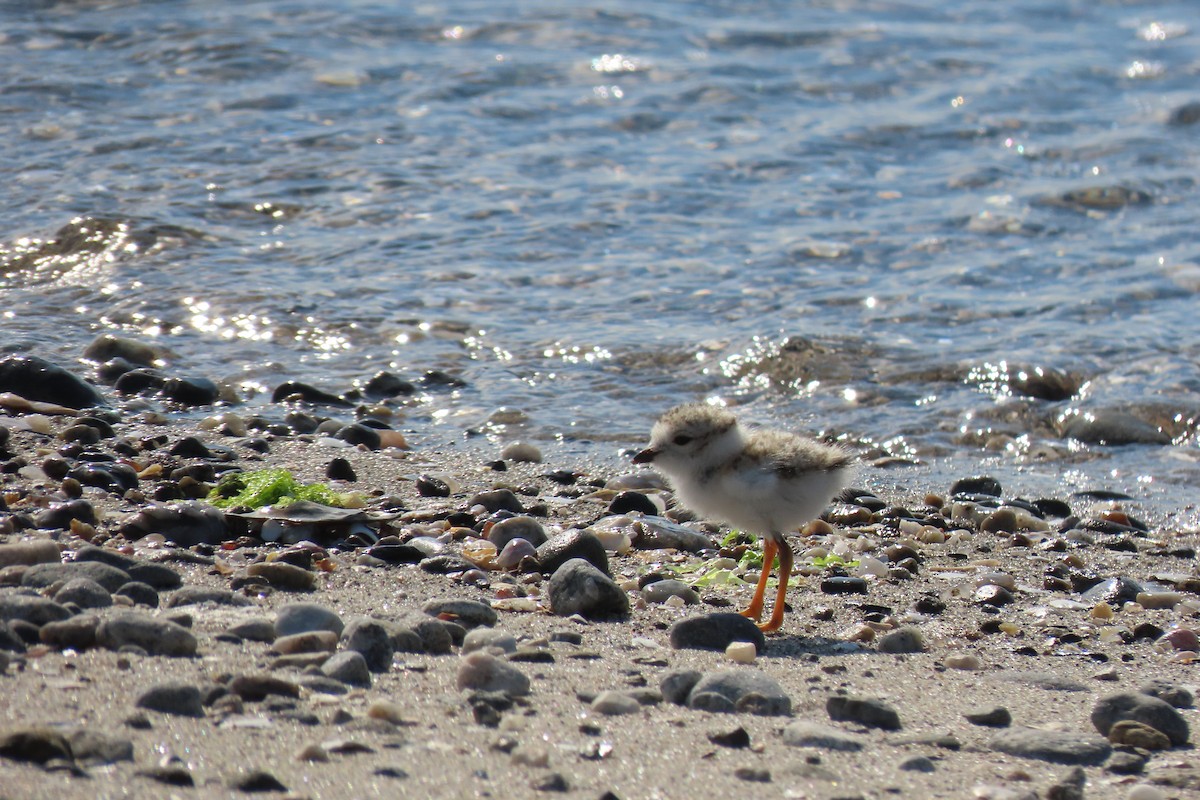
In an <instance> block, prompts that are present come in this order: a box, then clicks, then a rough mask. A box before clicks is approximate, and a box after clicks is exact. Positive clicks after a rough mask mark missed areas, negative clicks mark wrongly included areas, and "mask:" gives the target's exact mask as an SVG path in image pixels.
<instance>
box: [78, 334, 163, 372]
mask: <svg viewBox="0 0 1200 800" xmlns="http://www.w3.org/2000/svg"><path fill="white" fill-rule="evenodd" d="M164 355H165V354H164V352H163V351H162V350H161V349H160V348H158V347H155V346H154V345H150V344H145V343H144V342H139V341H137V340H136V339H128V338H125V337H123V336H114V335H113V334H111V333H102V334H100V335H99V336H97V337H96V338H95V339H93V340H92V341H91V342H90V343H88V346H87V347H85V348H84V349H83V357H84V358H86V359H87V360H88V361H95V362H96V363H100V362H103V361H109V360H110V359H114V358H123V359H125V360H126V361H129V362H131V363H133V364H140V365H141V366H143V367H149V366H152V365H153V364H154V362H155V361H157V360H158V359H161V358H163V356H164Z"/></svg>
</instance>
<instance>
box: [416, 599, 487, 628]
mask: <svg viewBox="0 0 1200 800" xmlns="http://www.w3.org/2000/svg"><path fill="white" fill-rule="evenodd" d="M421 610H422V611H423V612H425V613H426V614H428V615H429V616H431V617H442V618H449V619H452V620H454V621H455V622H457V623H459V624H461V625H464V626H466V627H468V628H474V627H478V626H480V625H485V626H487V627H489V628H491V627H494V626H495V624H496V622H497V620H498V619H499V618H498V617H497V615H496V611H495V609H493V608H492V607H491V606H489V605H488V604H487V603H481V602H480V601H478V600H466V599H456V598H447V599H439V600H430V601H428V602H427V603H425V605H423V606H421Z"/></svg>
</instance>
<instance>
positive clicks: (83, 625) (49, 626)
mask: <svg viewBox="0 0 1200 800" xmlns="http://www.w3.org/2000/svg"><path fill="white" fill-rule="evenodd" d="M99 628H100V618H99V617H98V616H96V615H95V614H79V615H76V616H74V617H71V618H70V619H64V620H62V621H61V622H47V623H46V624H45V625H43V626H42V629H41V630H40V631H39V632H38V633H39V637H40V638H41V641H42V644H48V645H50V646H51V647H56V648H58V649H60V650H66V649H67V648H71V649H72V650H77V651H80V652H82V651H84V650H90V649H91V648H93V647H95V646H96V632H97V631H98V630H99Z"/></svg>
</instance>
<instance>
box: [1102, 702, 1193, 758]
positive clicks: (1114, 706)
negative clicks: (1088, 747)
mask: <svg viewBox="0 0 1200 800" xmlns="http://www.w3.org/2000/svg"><path fill="white" fill-rule="evenodd" d="M1091 719H1092V724H1093V725H1095V726H1096V730H1098V731H1099V732H1100V733H1101V734H1102V735H1104V736H1108V734H1109V731H1110V730H1111V728H1112V727H1113V725H1115V724H1116V723H1117V722H1121V721H1123V720H1131V721H1133V722H1140V723H1142V724H1143V725H1149V726H1150V727H1151V728H1154V729H1155V730H1157V731H1160V732H1161V733H1164V734H1166V735H1167V737H1168V738H1169V739H1170V740H1171V744H1173V745H1175V746H1177V747H1178V746H1180V745H1184V744H1187V741H1188V735H1189V731H1188V724H1187V720H1185V719H1184V718H1183V716H1182V715H1181V714H1180V713H1179V712H1178V711H1176V710H1175V708H1174V707H1173V706H1172V705H1171V704H1170V703H1167V702H1166V701H1164V700H1160V699H1158V698H1157V697H1151V696H1150V695H1148V694H1141V693H1140V692H1121V693H1118V694H1110V695H1108V696H1107V697H1103V698H1101V699H1100V700H1099V701H1097V703H1096V705H1095V707H1093V708H1092V717H1091Z"/></svg>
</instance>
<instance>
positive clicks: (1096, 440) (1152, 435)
mask: <svg viewBox="0 0 1200 800" xmlns="http://www.w3.org/2000/svg"><path fill="white" fill-rule="evenodd" d="M1063 435H1064V436H1065V437H1066V438H1070V439H1075V440H1077V441H1080V442H1083V443H1084V444H1098V445H1123V444H1170V443H1171V437H1170V436H1168V435H1167V434H1165V433H1163V432H1162V431H1161V430H1159V429H1158V428H1156V427H1154V426H1153V425H1151V424H1150V423H1148V422H1145V421H1143V420H1141V419H1138V418H1137V417H1135V416H1133V415H1132V414H1127V413H1125V412H1122V411H1113V410H1107V409H1101V410H1098V411H1095V412H1089V413H1081V414H1079V415H1078V416H1076V417H1075V418H1074V419H1072V420H1071V422H1069V423H1068V424H1067V426H1066V428H1065V429H1064V430H1063Z"/></svg>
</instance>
